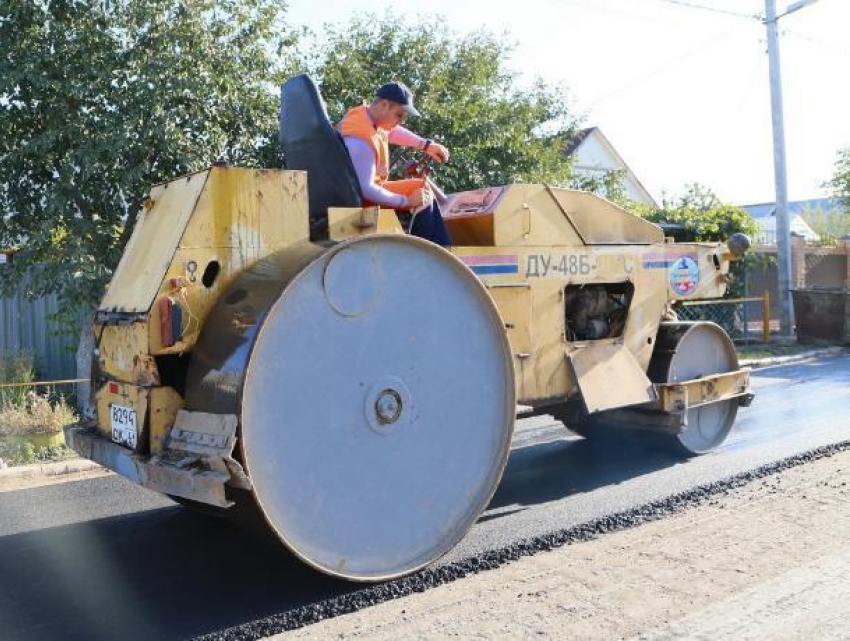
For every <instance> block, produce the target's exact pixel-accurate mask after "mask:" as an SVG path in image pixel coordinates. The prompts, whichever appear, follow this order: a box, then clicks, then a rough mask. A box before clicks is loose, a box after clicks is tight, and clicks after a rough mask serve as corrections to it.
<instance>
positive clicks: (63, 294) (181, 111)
mask: <svg viewBox="0 0 850 641" xmlns="http://www.w3.org/2000/svg"><path fill="white" fill-rule="evenodd" d="M288 37H290V32H289V31H288V29H287V28H286V25H285V24H284V23H283V8H282V5H281V3H279V2H277V1H276V0H52V1H50V2H47V1H45V0H41V1H37V0H0V42H2V43H3V55H2V57H0V247H10V246H20V251H18V252H17V253H16V254H15V260H14V261H13V265H12V266H6V268H4V269H2V270H0V272H2V275H0V278H2V281H1V282H0V285H3V286H4V288H5V289H6V290H7V291H8V290H9V289H10V288H11V287H12V285H13V284H14V283H15V281H16V280H18V279H19V278H20V276H21V274H23V273H27V272H28V273H29V276H30V277H29V278H28V279H27V284H28V288H29V293H30V295H32V296H38V295H43V294H45V293H49V292H58V293H59V295H60V299H61V300H62V301H63V302H65V303H66V305H68V306H70V305H78V304H81V303H82V304H94V303H96V302H97V301H98V300H99V298H100V297H101V295H102V293H103V285H104V283H105V282H106V280H107V279H108V278H109V275H110V273H111V270H112V269H113V268H114V267H115V265H116V264H117V262H118V259H119V258H120V255H121V251H122V249H123V247H124V245H125V244H126V241H127V240H128V238H129V234H130V232H131V231H132V228H133V225H134V223H135V220H136V216H137V213H138V211H139V209H140V205H141V203H142V202H143V200H144V198H145V197H146V195H147V193H148V191H149V189H150V187H151V185H152V184H155V183H157V182H161V181H163V180H167V179H170V178H173V177H176V176H178V175H180V174H184V173H187V172H192V171H196V170H199V169H201V168H203V167H205V166H207V165H209V164H211V163H212V162H213V161H215V160H217V159H219V158H224V159H226V160H228V161H230V162H233V163H240V164H247V165H259V164H269V163H270V162H273V161H272V160H270V159H271V158H272V157H274V156H275V155H276V154H277V144H276V141H275V132H276V129H277V127H276V114H277V108H276V94H275V92H274V86H275V85H276V84H277V83H278V82H279V81H280V80H281V78H282V74H283V65H282V61H283V60H284V58H282V56H281V53H282V52H284V51H285V47H286V45H288V44H289V41H288V40H287V38H288ZM277 162H279V161H277ZM9 267H12V268H9Z"/></svg>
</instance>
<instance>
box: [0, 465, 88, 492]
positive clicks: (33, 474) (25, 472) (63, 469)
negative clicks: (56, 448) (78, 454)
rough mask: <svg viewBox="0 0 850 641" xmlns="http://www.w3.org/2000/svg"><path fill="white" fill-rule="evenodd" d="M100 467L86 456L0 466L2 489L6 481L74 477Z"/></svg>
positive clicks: (0, 487)
mask: <svg viewBox="0 0 850 641" xmlns="http://www.w3.org/2000/svg"><path fill="white" fill-rule="evenodd" d="M99 469H102V468H101V466H100V465H98V464H97V463H95V462H94V461H89V460H88V459H84V458H70V459H67V460H64V461H55V462H53V463H35V464H33V465H16V466H15V467H5V468H0V489H2V487H3V482H4V481H19V480H23V479H33V480H36V479H44V478H54V477H57V476H63V477H65V476H67V477H72V476H74V475H76V474H82V473H83V472H90V471H91V470H99ZM63 480H64V479H63ZM67 480H69V481H71V480H73V479H72V478H68V479H67Z"/></svg>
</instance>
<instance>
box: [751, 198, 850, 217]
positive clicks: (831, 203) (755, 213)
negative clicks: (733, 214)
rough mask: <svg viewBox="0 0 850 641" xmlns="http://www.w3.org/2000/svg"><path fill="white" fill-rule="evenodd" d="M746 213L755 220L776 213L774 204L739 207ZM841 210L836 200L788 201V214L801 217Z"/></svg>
mask: <svg viewBox="0 0 850 641" xmlns="http://www.w3.org/2000/svg"><path fill="white" fill-rule="evenodd" d="M741 207H742V208H743V209H744V210H746V212H747V213H748V214H749V215H750V216H752V217H753V218H755V219H760V218H767V217H772V216H774V215H775V213H776V204H775V203H772V202H770V203H755V204H752V205H741ZM836 209H841V203H840V201H839V200H838V199H836V198H812V199H809V200H793V201H788V212H789V213H791V214H797V215H802V214H805V213H807V212H810V211H817V210H820V211H823V212H828V211H833V210H836Z"/></svg>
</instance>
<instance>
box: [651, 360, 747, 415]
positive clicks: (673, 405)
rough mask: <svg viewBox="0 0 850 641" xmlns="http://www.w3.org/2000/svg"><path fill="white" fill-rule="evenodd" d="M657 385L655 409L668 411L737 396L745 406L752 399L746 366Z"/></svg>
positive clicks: (680, 412) (700, 405) (686, 408)
mask: <svg viewBox="0 0 850 641" xmlns="http://www.w3.org/2000/svg"><path fill="white" fill-rule="evenodd" d="M657 387H658V395H659V397H658V407H657V409H660V410H661V411H663V412H668V413H670V414H685V413H687V411H688V410H689V409H693V408H695V407H702V406H703V405H709V404H711V403H719V402H720V401H726V400H729V399H733V398H740V399H741V405H743V406H747V405H749V403H750V401H751V400H752V398H753V394H752V392H750V370H749V368H745V369H739V370H736V371H734V372H725V373H722V374H714V375H712V376H706V377H704V378H699V379H695V380H690V381H681V382H676V383H662V384H659V385H658V386H657Z"/></svg>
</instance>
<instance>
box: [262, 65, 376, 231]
mask: <svg viewBox="0 0 850 641" xmlns="http://www.w3.org/2000/svg"><path fill="white" fill-rule="evenodd" d="M278 135H279V137H280V146H281V148H282V149H283V156H284V162H285V163H286V167H287V169H296V170H303V171H306V172H307V193H308V196H309V199H310V202H309V210H310V238H311V239H312V240H322V239H325V238H327V233H328V207H360V206H361V205H362V203H363V195H362V193H361V191H360V183H359V182H358V180H357V174H356V173H355V171H354V165H352V163H351V158H350V157H349V155H348V149H346V147H345V143H344V142H343V141H342V137H341V136H340V135H339V133H338V132H337V131H336V130H335V129H334V127H333V124H331V121H330V119H329V118H328V112H327V110H326V109H325V102H324V100H322V97H321V95H319V90H318V88H317V87H316V83H315V82H313V79H312V78H310V76H308V75H306V74H301V75H298V76H294V77H292V78H290V79H289V80H287V81H286V82H285V83H284V84H283V86H282V87H281V90H280V118H279V130H278Z"/></svg>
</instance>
